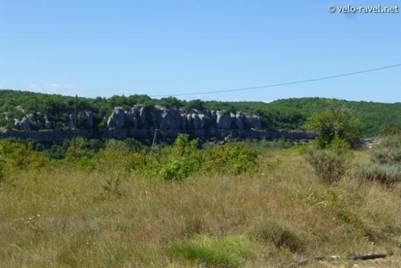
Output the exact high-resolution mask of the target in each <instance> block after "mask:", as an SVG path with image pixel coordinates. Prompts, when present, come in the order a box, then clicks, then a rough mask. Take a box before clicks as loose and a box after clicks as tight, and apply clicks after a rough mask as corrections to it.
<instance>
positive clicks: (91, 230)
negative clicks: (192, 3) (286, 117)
mask: <svg viewBox="0 0 401 268" xmlns="http://www.w3.org/2000/svg"><path fill="white" fill-rule="evenodd" d="M181 142H182V144H181V145H180V144H179V143H178V144H176V145H175V146H172V147H171V148H170V149H165V150H167V151H166V152H165V153H163V154H161V155H160V154H155V153H152V151H148V152H147V153H144V152H142V153H139V152H128V151H125V150H121V148H120V149H118V148H117V149H116V147H115V146H114V147H113V149H110V150H104V151H102V152H99V153H97V155H101V157H100V158H96V156H95V157H92V158H84V157H81V158H82V159H83V160H82V161H81V162H79V161H78V162H77V161H74V160H71V161H70V160H68V161H67V160H66V161H54V160H48V159H42V158H41V157H40V154H41V153H36V152H32V151H29V153H27V152H25V151H24V150H21V149H19V153H16V152H17V151H18V150H17V149H16V148H14V149H13V150H12V151H10V150H9V151H8V155H9V156H10V155H12V157H14V158H15V159H14V160H13V161H14V162H15V163H14V168H13V169H10V168H8V167H7V165H6V164H4V163H6V162H7V161H8V160H7V159H3V173H2V174H3V175H2V179H1V182H0V267H198V266H199V267H289V266H290V265H291V264H294V263H298V262H301V261H303V260H305V259H308V262H306V263H304V267H353V265H354V264H357V265H359V267H401V264H400V260H401V258H400V245H401V217H400V215H401V186H400V185H399V184H397V183H391V184H387V183H383V182H382V181H378V180H375V179H363V178H362V177H361V176H359V175H358V174H360V173H358V172H353V171H352V168H351V169H349V170H348V169H347V170H346V172H344V173H341V178H339V179H338V180H330V181H328V180H325V179H324V178H322V177H321V176H318V175H319V174H318V173H317V172H316V170H314V169H313V167H312V165H311V164H310V161H307V159H308V158H307V157H305V151H306V148H305V147H306V146H293V147H290V148H274V147H272V146H262V145H260V146H259V145H255V144H253V145H252V144H242V145H238V146H239V147H236V146H234V145H233V147H232V146H231V145H220V146H218V145H216V146H214V147H212V148H208V149H203V150H198V149H196V148H195V147H196V145H194V144H192V145H191V144H190V142H189V141H188V140H185V139H184V140H183V141H181ZM18 148H19V147H18ZM216 148H217V149H216ZM25 149H26V148H25ZM5 151H7V149H5V145H4V144H3V155H7V154H6V153H7V152H6V153H4V152H5ZM194 151H196V152H197V153H194ZM198 151H199V152H198ZM18 154H22V156H21V155H20V156H18ZM142 154H146V156H143V155H142ZM349 154H350V156H349V157H348V158H347V164H349V165H351V166H354V165H355V166H357V165H358V164H357V163H359V162H366V161H367V160H368V159H370V157H371V152H370V151H368V150H361V149H360V150H354V151H352V152H350V153H349ZM238 156H240V157H238ZM18 157H20V158H18ZM75 157H76V156H75ZM27 159H31V160H29V161H28V160H27ZM38 159H39V160H38ZM162 159H164V160H162ZM194 159H195V160H194ZM0 160H1V159H0ZM24 161H25V162H24ZM371 252H387V253H392V254H393V256H391V257H388V258H386V259H384V260H379V261H346V260H338V261H317V260H314V258H315V257H317V256H331V255H339V256H345V257H346V256H350V255H358V254H368V253H371ZM293 267H297V266H293Z"/></svg>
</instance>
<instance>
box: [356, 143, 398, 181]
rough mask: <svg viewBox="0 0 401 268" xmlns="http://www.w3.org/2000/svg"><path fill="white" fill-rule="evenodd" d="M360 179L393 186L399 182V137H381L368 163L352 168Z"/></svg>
mask: <svg viewBox="0 0 401 268" xmlns="http://www.w3.org/2000/svg"><path fill="white" fill-rule="evenodd" d="M354 172H355V173H356V175H357V176H358V177H360V178H362V179H366V180H373V181H379V182H381V183H384V184H393V183H395V182H400V181H401V136H399V135H397V136H389V137H383V138H382V139H381V140H380V141H379V144H378V145H376V147H375V148H374V149H373V151H372V153H371V159H370V161H369V162H365V163H360V164H358V165H357V166H355V168H354Z"/></svg>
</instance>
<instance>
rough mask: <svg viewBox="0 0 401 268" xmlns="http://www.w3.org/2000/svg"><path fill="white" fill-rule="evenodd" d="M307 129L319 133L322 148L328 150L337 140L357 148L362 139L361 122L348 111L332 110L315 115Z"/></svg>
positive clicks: (310, 119) (309, 121)
mask: <svg viewBox="0 0 401 268" xmlns="http://www.w3.org/2000/svg"><path fill="white" fill-rule="evenodd" d="M306 128H307V129H310V130H312V131H315V132H317V134H318V139H317V142H318V145H319V146H320V147H321V148H326V147H327V146H329V145H330V144H331V143H332V142H333V141H335V140H337V139H342V140H344V141H345V142H347V143H348V144H349V145H350V146H351V147H355V146H357V145H358V144H359V142H360V139H361V128H360V123H359V120H358V119H357V118H356V117H354V115H353V114H352V112H351V111H350V110H348V109H343V108H332V109H329V110H326V111H323V112H320V113H318V114H315V115H313V116H312V117H310V118H309V120H308V121H307V123H306Z"/></svg>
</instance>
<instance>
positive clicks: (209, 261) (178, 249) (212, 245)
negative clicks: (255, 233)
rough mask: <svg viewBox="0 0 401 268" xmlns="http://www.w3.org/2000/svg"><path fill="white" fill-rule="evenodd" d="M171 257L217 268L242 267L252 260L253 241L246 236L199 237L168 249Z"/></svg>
mask: <svg viewBox="0 0 401 268" xmlns="http://www.w3.org/2000/svg"><path fill="white" fill-rule="evenodd" d="M168 253H169V255H171V256H173V257H179V258H184V259H187V260H190V261H196V262H198V263H204V264H206V265H208V266H209V265H211V266H215V267H240V266H241V265H242V264H244V263H245V262H246V260H247V259H252V258H253V256H254V253H253V251H252V244H251V241H250V240H248V238H247V237H246V236H244V235H237V236H227V237H225V238H221V239H220V238H215V237H210V236H207V235H198V236H195V237H194V238H192V239H190V240H187V241H184V242H179V243H176V244H175V245H172V246H171V247H170V248H169V249H168Z"/></svg>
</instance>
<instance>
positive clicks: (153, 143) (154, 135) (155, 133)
mask: <svg viewBox="0 0 401 268" xmlns="http://www.w3.org/2000/svg"><path fill="white" fill-rule="evenodd" d="M158 132H159V129H158V128H155V132H154V134H153V141H152V148H153V147H154V146H156V144H157V133H158Z"/></svg>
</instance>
